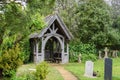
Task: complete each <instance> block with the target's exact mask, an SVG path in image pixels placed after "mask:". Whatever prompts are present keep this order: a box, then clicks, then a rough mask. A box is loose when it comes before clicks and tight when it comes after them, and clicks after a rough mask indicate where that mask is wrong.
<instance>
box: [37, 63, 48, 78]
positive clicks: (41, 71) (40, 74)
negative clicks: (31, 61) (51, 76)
mask: <svg viewBox="0 0 120 80" xmlns="http://www.w3.org/2000/svg"><path fill="white" fill-rule="evenodd" d="M48 72H49V71H48V64H47V63H46V62H41V63H40V64H38V65H37V66H36V73H35V75H36V79H37V80H44V79H45V78H46V76H47V74H48Z"/></svg>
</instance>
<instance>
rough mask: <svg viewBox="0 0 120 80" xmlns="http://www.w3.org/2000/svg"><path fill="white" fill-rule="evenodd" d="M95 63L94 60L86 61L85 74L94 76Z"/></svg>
mask: <svg viewBox="0 0 120 80" xmlns="http://www.w3.org/2000/svg"><path fill="white" fill-rule="evenodd" d="M93 65H94V63H93V62H92V61H86V63H85V76H87V77H93Z"/></svg>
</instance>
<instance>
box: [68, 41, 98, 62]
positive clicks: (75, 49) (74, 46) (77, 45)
mask: <svg viewBox="0 0 120 80" xmlns="http://www.w3.org/2000/svg"><path fill="white" fill-rule="evenodd" d="M95 53H96V48H95V45H93V44H83V43H81V42H79V41H74V42H71V43H70V62H76V61H78V56H79V54H82V60H83V61H85V60H87V58H88V59H91V58H92V57H93V58H94V59H95Z"/></svg>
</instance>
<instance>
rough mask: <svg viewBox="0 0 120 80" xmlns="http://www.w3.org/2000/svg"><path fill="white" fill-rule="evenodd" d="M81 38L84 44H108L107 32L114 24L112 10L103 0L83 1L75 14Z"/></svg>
mask: <svg viewBox="0 0 120 80" xmlns="http://www.w3.org/2000/svg"><path fill="white" fill-rule="evenodd" d="M75 14H76V17H77V21H79V23H77V25H78V32H79V38H80V40H81V41H82V42H83V43H91V42H92V43H94V44H96V45H104V44H107V43H108V38H107V31H108V27H110V26H111V24H112V19H111V15H110V8H109V6H108V5H107V4H106V3H105V2H104V1H103V0H83V1H81V2H80V5H78V7H77V10H76V12H75Z"/></svg>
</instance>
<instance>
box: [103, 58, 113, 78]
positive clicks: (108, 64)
mask: <svg viewBox="0 0 120 80" xmlns="http://www.w3.org/2000/svg"><path fill="white" fill-rule="evenodd" d="M104 80H112V59H109V58H105V66H104Z"/></svg>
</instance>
